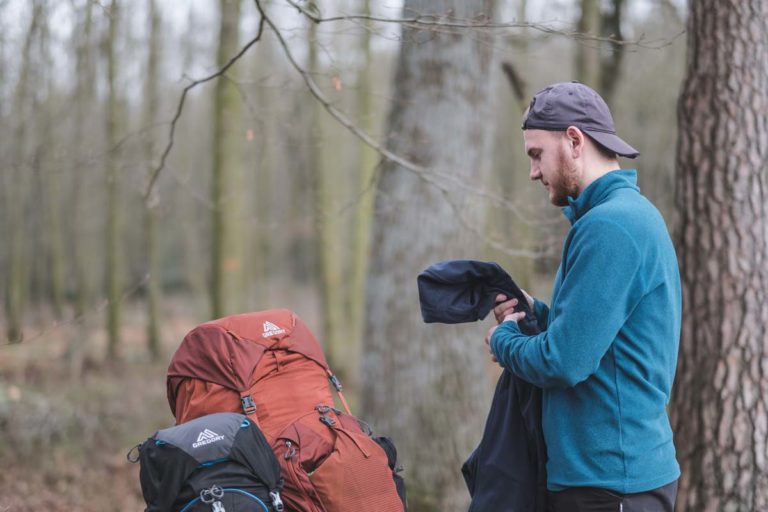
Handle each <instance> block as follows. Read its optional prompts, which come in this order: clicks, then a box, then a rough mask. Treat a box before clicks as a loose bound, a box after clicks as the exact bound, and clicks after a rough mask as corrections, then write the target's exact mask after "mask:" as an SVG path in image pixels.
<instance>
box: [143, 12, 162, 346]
mask: <svg viewBox="0 0 768 512" xmlns="http://www.w3.org/2000/svg"><path fill="white" fill-rule="evenodd" d="M159 52H160V15H159V13H158V11H157V3H156V0H149V53H148V55H147V76H146V85H145V89H146V93H145V99H146V105H145V108H144V126H150V125H151V124H152V123H153V121H154V118H155V116H156V115H157V108H158V103H159V102H158V91H157V89H158V84H159V82H158V58H159ZM154 142H155V137H154V136H153V135H150V136H149V137H146V138H145V139H144V161H145V162H146V163H147V166H148V169H147V172H148V175H151V173H152V162H153V158H154V153H155V144H154ZM155 194H156V193H155ZM156 207H157V198H156V197H150V198H148V200H147V201H146V203H145V210H144V215H145V218H144V244H145V251H146V265H147V273H148V274H149V280H148V281H147V348H148V349H149V353H150V355H151V356H152V359H153V360H158V359H159V358H160V355H161V343H160V328H159V325H160V322H159V318H158V311H157V308H158V306H159V304H160V293H161V292H160V290H161V283H162V281H161V277H160V254H159V247H158V245H157V244H158V240H157V211H156Z"/></svg>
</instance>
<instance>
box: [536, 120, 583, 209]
mask: <svg viewBox="0 0 768 512" xmlns="http://www.w3.org/2000/svg"><path fill="white" fill-rule="evenodd" d="M523 140H524V141H525V152H526V154H527V155H528V158H530V161H531V173H530V176H531V179H532V180H534V181H536V180H539V181H541V184H542V185H544V188H546V189H547V192H548V193H549V201H550V202H551V203H552V204H553V205H555V206H568V196H572V197H576V196H578V194H579V186H578V179H577V168H576V163H575V162H574V160H573V158H572V157H571V156H570V154H569V153H568V139H567V138H566V137H565V136H564V135H563V134H562V133H561V132H552V131H548V130H524V131H523Z"/></svg>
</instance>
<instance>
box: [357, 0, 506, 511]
mask: <svg viewBox="0 0 768 512" xmlns="http://www.w3.org/2000/svg"><path fill="white" fill-rule="evenodd" d="M403 12H404V13H405V15H407V16H413V15H416V14H420V13H423V14H427V13H428V14H435V15H437V16H440V15H442V14H443V13H451V14H450V15H452V16H456V17H457V18H460V19H465V18H471V17H474V16H478V15H480V13H483V14H485V15H486V16H489V17H491V18H492V17H493V15H494V13H495V9H494V2H493V1H491V0H471V1H465V2H458V1H455V0H454V1H448V0H407V1H406V2H405V5H404V7H403ZM402 40H403V46H402V48H401V53H400V58H399V62H398V67H397V74H396V76H395V80H394V91H393V94H392V97H393V98H395V100H394V104H393V106H392V110H391V112H390V116H389V120H388V131H387V133H388V140H387V147H388V149H389V150H391V151H393V152H394V153H396V154H398V155H401V156H403V157H406V158H408V159H409V160H410V161H412V162H416V163H418V164H420V165H422V166H424V167H425V168H427V169H429V171H428V172H437V173H440V174H441V177H437V178H434V183H427V182H426V181H425V179H426V178H425V175H424V174H421V175H417V174H416V173H414V172H411V171H409V170H406V169H405V168H403V167H401V166H399V165H397V164H395V163H393V162H391V161H387V162H385V163H383V166H382V173H381V177H380V181H379V183H378V187H377V198H376V208H375V217H374V226H373V251H372V261H371V265H370V268H371V272H370V276H369V280H368V283H367V310H368V319H367V324H366V333H365V336H364V346H363V347H364V356H363V372H362V373H363V378H364V385H363V402H364V408H365V417H366V418H367V419H371V420H373V424H374V426H375V427H376V429H377V430H378V431H380V432H382V433H386V434H388V435H391V436H393V437H394V439H395V442H396V443H398V448H399V451H400V453H401V455H402V458H403V461H404V463H405V466H406V471H407V479H408V483H409V486H410V487H409V501H410V503H411V510H412V511H413V512H421V511H427V510H435V511H437V510H439V511H441V512H442V511H448V512H452V511H459V510H466V507H467V504H468V501H469V500H468V498H469V496H468V493H467V492H466V490H465V486H464V483H463V482H462V479H461V474H460V466H461V463H462V461H463V460H464V459H465V458H466V457H467V456H468V455H469V454H470V452H471V450H472V449H473V448H474V447H475V446H476V444H477V442H478V441H479V439H480V435H481V433H482V427H483V422H484V419H485V416H486V414H487V405H488V401H487V398H488V396H489V394H488V393H489V391H490V382H489V379H488V378H487V376H486V374H485V367H486V364H487V358H488V355H487V351H486V350H485V349H484V347H483V341H482V339H483V335H484V334H485V329H484V327H482V326H480V325H470V326H439V325H432V326H427V325H424V324H423V323H422V321H421V318H420V315H419V304H418V299H417V293H416V276H417V274H418V273H419V272H421V271H422V270H423V269H424V268H426V267H427V266H428V265H430V264H431V263H434V262H435V261H437V260H442V259H450V258H468V257H477V256H478V255H479V254H480V251H481V250H482V244H481V243H480V242H479V241H478V240H475V239H474V238H473V236H472V235H471V232H470V230H469V229H468V228H467V227H466V226H465V225H464V222H470V223H474V225H482V224H481V222H480V219H479V218H478V217H479V215H477V213H478V212H479V211H480V209H479V208H477V206H478V205H477V204H474V202H473V201H474V200H476V199H477V198H472V197H471V196H470V195H469V194H466V193H465V192H464V191H463V190H462V189H461V188H460V187H457V185H456V184H455V182H454V180H459V181H462V182H465V183H470V184H472V183H482V182H484V181H485V180H486V179H487V174H488V173H487V167H488V166H487V165H486V164H485V162H484V157H485V156H486V155H485V154H484V153H486V152H487V151H486V150H487V149H489V145H490V144H489V141H490V140H491V138H492V134H491V130H490V124H489V122H488V120H489V118H490V115H491V113H490V97H491V83H492V80H489V78H488V77H489V75H490V74H491V72H492V71H493V70H495V69H496V66H494V65H493V64H492V61H493V58H492V50H491V49H492V47H493V45H492V44H491V43H492V42H491V41H488V40H487V37H486V36H485V35H484V34H483V33H480V32H477V31H466V32H456V33H454V32H451V33H446V31H437V30H435V31H430V30H419V29H416V28H413V27H404V28H403V37H402ZM439 188H443V189H444V190H440V189H439ZM460 218H461V219H462V220H460Z"/></svg>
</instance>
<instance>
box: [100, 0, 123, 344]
mask: <svg viewBox="0 0 768 512" xmlns="http://www.w3.org/2000/svg"><path fill="white" fill-rule="evenodd" d="M108 18H109V25H108V26H109V28H108V30H107V32H106V35H105V38H104V41H103V44H104V53H105V56H106V59H107V119H106V124H107V151H108V155H107V163H106V165H107V168H106V183H107V224H106V233H105V235H106V260H105V262H106V268H105V277H106V280H107V301H108V303H107V339H108V342H107V356H108V358H109V359H116V358H117V355H118V354H117V350H118V346H119V345H120V323H121V318H120V308H121V294H122V286H123V284H122V265H123V262H122V256H121V254H120V251H121V247H120V246H121V244H120V228H121V223H122V217H121V211H120V207H121V206H120V182H121V180H120V173H119V170H118V168H119V166H120V159H119V154H118V152H119V150H118V130H119V123H120V119H119V118H120V112H119V111H120V106H119V102H120V100H119V98H118V92H117V83H116V82H117V80H116V74H117V70H118V68H119V65H118V63H117V28H118V23H119V21H120V5H119V3H118V0H112V1H111V3H110V5H109V11H108Z"/></svg>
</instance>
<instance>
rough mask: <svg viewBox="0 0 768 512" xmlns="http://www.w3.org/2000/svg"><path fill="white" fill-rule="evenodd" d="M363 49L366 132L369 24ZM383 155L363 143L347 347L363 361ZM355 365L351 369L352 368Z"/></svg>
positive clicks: (370, 128) (361, 105)
mask: <svg viewBox="0 0 768 512" xmlns="http://www.w3.org/2000/svg"><path fill="white" fill-rule="evenodd" d="M363 12H364V14H366V15H370V14H371V0H365V2H364V11H363ZM362 39H363V40H362V44H361V45H360V46H361V48H360V50H361V52H362V54H363V58H364V64H363V68H362V69H361V70H360V74H359V78H358V84H357V87H358V93H357V95H358V98H357V101H358V112H359V117H360V120H361V128H363V130H364V131H365V132H366V133H373V132H374V130H375V128H376V120H377V118H376V109H375V105H374V102H373V98H374V94H373V91H372V90H371V87H372V86H373V80H372V76H371V75H372V74H373V58H374V57H373V54H372V50H371V32H370V29H369V27H367V26H366V27H365V29H364V30H363V33H362ZM380 160H381V158H380V156H379V154H378V152H376V150H374V149H373V148H371V147H369V146H367V145H363V146H362V148H361V151H360V168H359V169H358V173H357V176H359V178H358V181H357V187H356V190H355V197H359V199H358V200H357V207H356V208H355V216H354V233H353V236H354V238H353V242H352V258H351V262H352V272H351V275H350V283H349V293H348V295H347V311H348V312H349V314H348V318H349V322H350V328H349V332H350V335H351V337H350V339H349V340H347V342H348V346H347V350H349V351H350V352H351V354H350V359H351V360H352V361H359V359H360V358H359V353H360V344H361V340H362V334H363V322H364V320H365V318H364V316H365V278H366V276H367V275H368V263H369V260H370V252H371V224H372V217H373V202H374V199H375V198H376V194H375V192H376V187H375V183H373V180H374V178H375V174H376V166H377V165H378V164H379V162H380ZM351 369H352V368H350V370H351ZM347 381H348V382H349V383H350V384H351V385H352V387H353V388H354V389H358V385H357V383H358V381H359V375H356V374H355V372H350V373H349V374H348V375H347Z"/></svg>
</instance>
